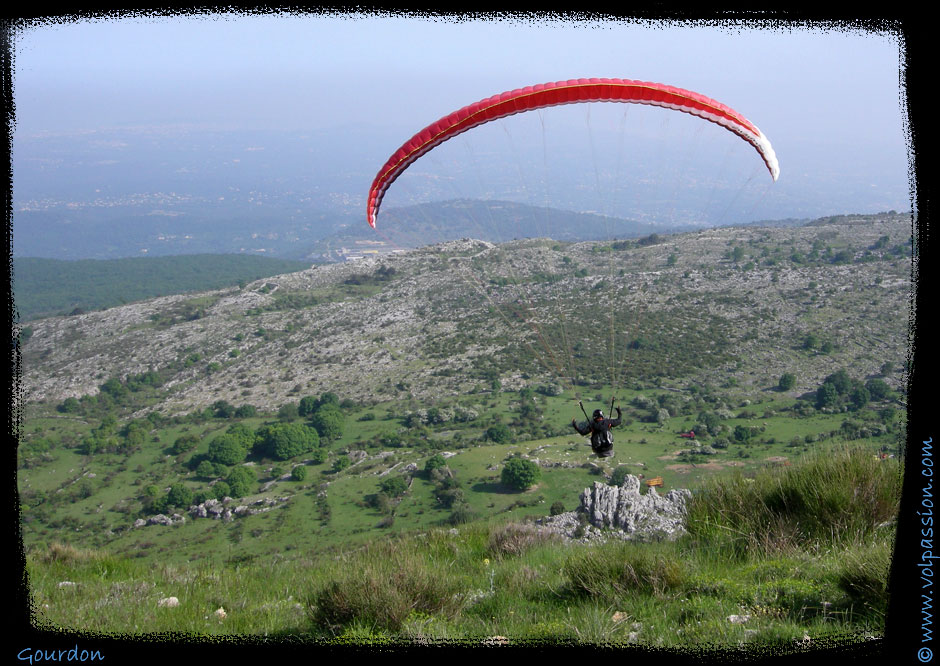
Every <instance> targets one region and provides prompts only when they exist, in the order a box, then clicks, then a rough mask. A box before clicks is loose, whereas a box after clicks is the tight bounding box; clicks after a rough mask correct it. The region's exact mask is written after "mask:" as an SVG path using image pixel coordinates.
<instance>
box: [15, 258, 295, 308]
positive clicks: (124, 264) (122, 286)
mask: <svg viewBox="0 0 940 666" xmlns="http://www.w3.org/2000/svg"><path fill="white" fill-rule="evenodd" d="M309 266H310V263H309V262H305V261H289V260H284V259H272V258H270V257H258V256H249V255H237V254H192V255H178V256H171V257H134V258H129V259H108V260H98V259H81V260H78V261H62V260H58V259H42V258H38V257H21V258H16V259H14V260H13V278H14V282H13V290H14V294H15V297H16V307H17V310H18V311H19V313H20V319H21V320H22V321H28V320H30V319H36V318H38V317H40V316H46V315H52V314H63V313H67V312H70V311H72V310H74V309H75V308H79V309H81V310H97V309H101V308H108V307H113V306H115V305H121V304H124V303H131V302H133V301H140V300H144V299H147V298H154V297H156V296H166V295H170V294H178V293H183V292H188V291H204V290H208V289H219V288H221V287H227V286H230V285H235V284H238V283H239V282H242V281H244V282H250V281H252V280H257V279H260V278H263V277H268V276H271V275H279V274H282V273H289V272H292V271H298V270H302V269H304V268H309Z"/></svg>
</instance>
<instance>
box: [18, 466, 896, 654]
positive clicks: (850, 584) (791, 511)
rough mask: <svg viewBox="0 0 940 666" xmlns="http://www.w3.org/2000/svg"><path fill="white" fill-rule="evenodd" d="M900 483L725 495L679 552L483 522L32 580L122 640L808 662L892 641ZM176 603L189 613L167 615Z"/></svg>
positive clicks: (839, 481)
mask: <svg viewBox="0 0 940 666" xmlns="http://www.w3.org/2000/svg"><path fill="white" fill-rule="evenodd" d="M897 472H898V467H897V463H896V461H878V460H875V459H874V458H873V456H872V453H871V451H863V450H856V451H850V450H845V451H840V452H838V453H827V454H826V456H825V457H823V456H818V457H812V458H808V459H806V460H805V461H803V462H801V463H799V464H795V465H794V466H792V467H789V468H780V469H776V470H768V471H767V472H766V473H762V474H759V475H757V476H756V477H755V478H753V479H752V480H748V479H745V478H744V477H736V478H731V479H727V480H716V481H715V482H714V483H713V484H711V485H709V486H708V487H707V488H705V489H704V490H703V491H701V492H698V493H696V494H695V495H694V496H693V500H692V503H691V505H690V514H689V521H688V527H689V532H690V534H689V535H687V536H686V537H684V538H682V539H680V540H678V541H676V542H659V543H632V542H619V541H613V542H609V543H606V544H570V543H565V542H562V541H560V540H559V539H558V538H557V537H555V536H553V535H551V534H548V533H545V532H543V531H540V530H539V529H538V528H537V527H536V526H534V525H532V524H528V523H523V524H519V523H509V524H503V525H495V524H494V525H487V524H470V525H464V526H461V527H460V528H459V529H454V530H448V529H431V530H428V531H427V532H424V533H421V534H414V535H409V536H404V537H400V538H387V539H381V540H376V541H373V542H372V543H370V544H368V545H367V546H365V547H361V548H358V549H355V550H351V551H349V552H345V553H339V554H336V553H333V554H329V555H327V554H323V555H319V556H313V555H309V556H295V557H294V558H293V559H285V558H272V559H271V560H269V561H264V562H262V561H254V562H250V563H247V564H240V565H228V566H218V567H216V568H211V567H208V566H201V565H190V566H169V565H165V566H160V567H155V568H151V567H147V566H146V565H143V564H142V563H140V562H137V561H132V560H123V559H120V558H114V557H111V556H109V555H107V554H103V553H101V552H97V551H79V550H76V549H73V548H71V547H69V546H62V545H54V546H53V547H51V548H49V549H46V550H43V551H36V552H32V553H29V554H28V566H29V572H30V582H31V585H32V593H33V598H34V601H35V604H36V607H37V610H38V613H37V618H41V619H42V620H44V621H45V622H47V623H49V624H52V625H54V626H57V627H63V628H73V629H76V630H92V631H100V632H104V633H122V634H124V633H149V632H182V633H186V634H192V635H195V636H202V635H220V634H229V635H234V634H238V635H247V634H254V635H289V636H291V637H293V638H298V637H301V638H304V639H307V640H314V641H321V642H327V643H357V644H374V643H381V644H386V643H389V642H392V641H408V642H417V643H431V642H436V641H442V640H459V641H468V642H473V643H481V642H483V643H487V644H501V643H504V642H507V641H509V642H540V641H550V642H558V641H564V642H574V643H592V644H601V643H603V644H634V643H635V644H643V645H651V646H662V647H696V648H703V647H713V648H719V649H738V648H739V647H741V646H747V645H753V644H761V645H765V646H766V645H779V644H782V645H786V646H791V647H792V646H805V644H806V642H807V641H811V642H812V641H816V642H818V641H825V640H828V639H833V640H835V639H838V638H840V637H844V636H853V635H861V634H863V633H864V632H868V634H870V635H878V634H879V633H880V632H881V631H882V629H883V626H884V613H885V611H886V606H887V590H886V581H887V579H888V575H887V574H888V567H889V564H890V556H891V544H892V541H893V527H892V525H891V519H892V518H893V517H894V516H895V515H896V512H897V486H898V481H899V479H898V474H897ZM63 581H66V582H69V583H72V584H70V585H65V586H63V585H62V582H63ZM169 596H176V597H177V598H178V600H179V605H178V606H177V607H175V608H170V607H164V606H160V601H161V600H162V599H165V598H166V597H169ZM219 608H222V609H224V614H218V613H217V612H216V611H217V609H219Z"/></svg>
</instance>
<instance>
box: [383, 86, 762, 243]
mask: <svg viewBox="0 0 940 666" xmlns="http://www.w3.org/2000/svg"><path fill="white" fill-rule="evenodd" d="M584 102H628V103H634V104H648V105H652V106H659V107H663V108H667V109H674V110H676V111H681V112H683V113H688V114H692V115H695V116H698V117H700V118H704V119H705V120H708V121H710V122H713V123H716V124H718V125H721V126H722V127H724V128H726V129H728V130H730V131H732V132H734V133H735V134H737V135H738V136H740V137H741V138H742V139H744V140H745V141H747V142H749V143H750V144H751V145H753V146H754V147H755V148H756V149H757V152H758V153H759V154H760V156H761V158H762V159H763V160H764V163H765V164H766V165H767V169H768V171H769V172H770V175H771V177H772V178H773V179H774V180H775V181H776V180H777V178H778V177H779V175H780V167H779V165H778V163H777V157H776V155H775V154H774V150H773V147H772V146H771V145H770V141H768V140H767V137H765V136H764V135H763V133H761V131H760V130H759V129H758V128H757V127H756V126H755V125H754V124H753V123H751V122H750V121H749V120H747V119H746V118H745V117H744V116H742V115H741V114H739V113H738V112H737V111H735V110H734V109H732V108H730V107H728V106H725V105H724V104H721V103H720V102H717V101H715V100H713V99H710V98H708V97H706V96H705V95H701V94H699V93H696V92H692V91H689V90H683V89H682V88H676V87H673V86H668V85H664V84H661V83H650V82H646V81H633V80H629V79H571V80H568V81H557V82H555V83H543V84H539V85H535V86H527V87H525V88H519V89H517V90H512V91H508V92H504V93H500V94H499V95H494V96H493V97H488V98H486V99H483V100H480V101H479V102H476V103H474V104H470V105H469V106H465V107H463V108H462V109H459V110H457V111H454V112H453V113H450V114H448V115H446V116H444V117H443V118H441V119H440V120H438V121H437V122H435V123H432V124H430V125H428V126H427V127H425V128H424V129H423V130H421V131H420V132H418V133H417V134H415V135H414V136H413V137H411V139H409V140H408V141H406V142H405V143H404V144H403V145H402V146H401V147H400V148H399V149H398V150H396V151H395V152H394V153H393V154H392V156H391V157H390V158H389V159H388V160H387V161H386V162H385V164H384V165H383V166H382V168H381V169H380V170H379V172H378V174H377V175H376V177H375V180H374V181H373V182H372V187H371V188H370V190H369V197H368V203H367V210H366V216H367V220H368V222H369V225H370V226H371V227H372V228H375V224H376V219H377V218H378V212H379V207H380V205H381V203H382V197H383V196H384V195H385V191H386V190H387V189H388V187H389V186H390V185H391V184H392V183H393V182H394V181H395V179H396V178H398V176H399V175H401V173H402V172H403V171H405V169H407V168H408V166H409V165H411V164H412V163H413V162H414V161H415V160H417V159H418V158H419V157H421V156H422V155H424V154H426V153H427V152H428V151H430V150H431V149H433V148H434V147H435V146H438V145H440V144H441V143H443V142H444V141H447V140H448V139H450V138H452V137H454V136H457V135H458V134H461V133H462V132H466V131H467V130H470V129H473V128H474V127H477V126H479V125H482V124H483V123H487V122H490V121H491V120H498V119H500V118H505V117H507V116H510V115H513V114H516V113H521V112H524V111H533V110H536V109H542V108H545V107H549V106H558V105H561V104H575V103H584Z"/></svg>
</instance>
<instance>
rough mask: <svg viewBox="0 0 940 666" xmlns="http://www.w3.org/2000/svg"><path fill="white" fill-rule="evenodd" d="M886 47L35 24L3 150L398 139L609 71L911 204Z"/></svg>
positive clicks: (698, 28)
mask: <svg viewBox="0 0 940 666" xmlns="http://www.w3.org/2000/svg"><path fill="white" fill-rule="evenodd" d="M899 49H900V45H899V43H898V40H897V38H896V36H895V35H892V34H889V33H869V32H862V31H857V32H847V31H839V30H829V31H825V30H821V29H803V28H794V29H778V30H770V29H754V28H749V27H748V26H747V25H746V24H744V25H743V26H742V25H739V26H736V27H707V26H704V25H700V24H695V23H686V24H682V23H652V24H651V23H630V22H627V21H572V20H560V19H557V20H553V19H502V20H500V19H496V18H493V19H490V20H459V19H456V18H454V17H449V18H436V19H433V18H425V17H415V18H408V17H400V16H371V15H335V16H334V15H315V14H311V15H257V16H246V15H210V16H204V17H183V16H177V17H167V18H134V17H120V18H108V19H98V20H92V19H81V20H76V21H60V22H58V23H39V24H37V25H36V26H35V27H32V28H29V29H26V30H23V31H20V32H19V33H18V34H16V35H15V41H14V56H15V61H14V93H15V104H16V125H15V130H14V141H15V140H16V138H17V137H18V136H24V135H28V134H33V133H38V132H59V131H72V130H84V129H96V128H104V127H113V126H137V125H153V124H164V123H185V124H198V125H203V126H208V127H230V126H236V127H261V128H305V129H309V128H324V127H348V126H349V125H350V124H360V123H365V124H375V125H386V126H388V127H390V128H391V129H392V130H393V131H394V132H396V133H398V134H400V135H401V138H402V140H404V139H406V138H408V136H410V135H411V133H413V132H415V131H417V130H418V129H420V128H421V127H423V126H424V125H426V124H428V123H430V122H431V121H433V120H436V119H437V118H439V117H441V116H443V115H445V114H447V113H448V112H450V111H452V110H454V109H456V108H459V107H461V106H464V105H466V104H469V103H471V102H474V101H477V100H478V99H481V98H484V97H487V96H490V95H493V94H495V93H498V92H501V91H503V90H509V89H512V88H518V87H522V86H526V85H531V84H535V83H541V82H547V81H557V80H562V79H568V78H579V77H617V78H630V79H640V80H647V81H656V82H662V83H668V84H670V85H675V86H678V87H681V88H687V89H690V90H694V91H697V92H701V93H703V94H705V95H708V96H709V97H713V98H715V99H717V100H719V101H721V102H724V103H726V104H728V105H729V106H732V107H733V108H735V109H737V110H738V111H740V112H741V113H743V114H744V115H745V116H746V117H748V118H749V119H750V120H752V121H753V122H754V123H755V124H757V125H758V127H760V128H761V130H762V131H763V132H764V133H765V134H766V135H767V136H768V137H769V138H770V140H771V141H772V142H773V144H774V147H775V148H776V150H777V153H778V156H779V157H780V162H781V173H782V175H781V180H782V182H785V179H787V178H792V177H793V176H798V177H802V178H806V179H809V180H811V179H812V178H813V173H814V169H816V168H818V167H819V165H821V164H825V163H829V164H836V163H838V162H840V161H841V162H844V163H846V164H851V165H859V166H860V168H861V169H862V170H863V172H864V175H860V176H859V177H861V178H865V179H868V180H874V181H877V182H873V183H871V186H872V187H875V186H878V187H882V188H891V190H892V192H893V194H892V195H891V201H892V202H895V201H897V200H898V199H899V198H900V201H899V202H897V203H895V205H894V206H891V207H896V208H898V209H901V208H903V209H908V208H909V206H910V203H909V197H908V193H907V191H906V184H905V183H906V180H907V169H908V155H907V148H906V142H905V130H904V115H903V97H902V92H903V88H902V86H901V84H900V74H901V72H900V55H899ZM396 147H397V146H392V145H389V146H387V147H383V148H382V151H384V152H385V153H389V154H390V153H391V151H392V150H393V149H394V148H396ZM14 150H15V143H14ZM791 182H793V181H792V180H791ZM860 212H863V211H860Z"/></svg>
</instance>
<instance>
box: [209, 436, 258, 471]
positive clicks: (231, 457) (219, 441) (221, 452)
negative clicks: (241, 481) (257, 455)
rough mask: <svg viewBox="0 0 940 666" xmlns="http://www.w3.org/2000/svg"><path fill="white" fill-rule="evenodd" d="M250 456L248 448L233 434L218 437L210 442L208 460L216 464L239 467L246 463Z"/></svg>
mask: <svg viewBox="0 0 940 666" xmlns="http://www.w3.org/2000/svg"><path fill="white" fill-rule="evenodd" d="M247 455H248V448H246V447H245V446H244V445H243V444H242V442H241V441H240V440H239V438H238V437H237V436H235V435H233V434H231V433H222V434H221V435H217V436H216V437H215V438H214V439H213V440H212V441H211V442H209V452H208V458H209V460H211V461H212V462H214V463H219V464H222V465H237V464H238V463H240V462H244V461H245V457H246V456H247Z"/></svg>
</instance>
